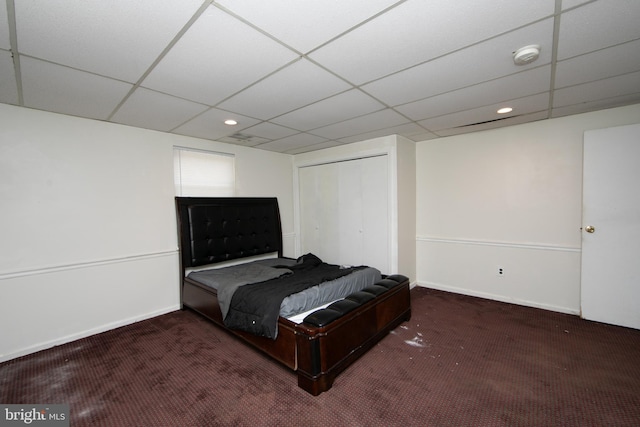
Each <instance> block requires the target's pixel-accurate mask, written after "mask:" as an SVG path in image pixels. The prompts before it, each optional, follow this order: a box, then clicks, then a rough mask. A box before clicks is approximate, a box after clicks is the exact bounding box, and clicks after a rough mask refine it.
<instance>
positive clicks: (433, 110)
mask: <svg viewBox="0 0 640 427" xmlns="http://www.w3.org/2000/svg"><path fill="white" fill-rule="evenodd" d="M550 81H551V66H550V65H546V66H543V67H539V68H534V69H532V70H529V71H524V72H521V73H518V74H512V75H510V76H507V77H504V78H501V79H496V80H491V81H488V82H486V83H481V84H478V85H475V86H470V87H467V88H464V89H459V90H455V91H452V92H447V93H444V94H442V95H436V96H433V97H431V98H427V99H423V100H420V101H416V102H412V103H409V104H405V105H401V106H398V107H395V109H396V110H397V111H399V112H401V113H402V114H405V115H406V116H407V117H409V118H411V119H413V120H423V119H427V118H430V117H437V116H442V115H445V114H450V113H453V112H455V111H460V110H468V109H472V108H476V107H481V106H483V105H489V104H495V103H497V102H501V101H506V100H509V99H515V98H521V97H523V96H528V95H534V94H537V93H540V92H546V91H548V90H549V86H550Z"/></svg>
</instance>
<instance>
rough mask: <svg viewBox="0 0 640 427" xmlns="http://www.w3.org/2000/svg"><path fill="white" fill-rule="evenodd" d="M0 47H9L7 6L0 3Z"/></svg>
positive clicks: (6, 48)
mask: <svg viewBox="0 0 640 427" xmlns="http://www.w3.org/2000/svg"><path fill="white" fill-rule="evenodd" d="M0 49H5V50H9V49H11V42H10V39H9V18H8V16H7V8H6V7H5V6H2V5H0Z"/></svg>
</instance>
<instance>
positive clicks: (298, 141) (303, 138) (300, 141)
mask: <svg viewBox="0 0 640 427" xmlns="http://www.w3.org/2000/svg"><path fill="white" fill-rule="evenodd" d="M325 141H326V139H325V138H322V137H319V136H316V135H310V134H308V133H298V134H296V135H292V136H288V137H286V138H282V139H278V140H276V141H271V142H267V143H265V144H261V145H259V146H258V148H260V149H262V150H269V151H277V152H283V153H284V152H287V151H288V150H291V149H296V148H300V147H307V146H311V145H315V144H320V143H323V142H325Z"/></svg>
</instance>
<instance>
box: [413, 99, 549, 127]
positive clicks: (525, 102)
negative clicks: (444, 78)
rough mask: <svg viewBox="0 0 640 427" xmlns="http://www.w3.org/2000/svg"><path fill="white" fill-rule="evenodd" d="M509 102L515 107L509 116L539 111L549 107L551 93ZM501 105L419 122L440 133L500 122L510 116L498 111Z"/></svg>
mask: <svg viewBox="0 0 640 427" xmlns="http://www.w3.org/2000/svg"><path fill="white" fill-rule="evenodd" d="M509 104H510V105H511V107H512V108H513V112H512V113H511V114H510V115H509V117H515V116H521V115H525V114H530V113H537V112H539V111H542V110H546V109H547V108H548V106H549V94H548V93H544V94H539V95H533V96H528V97H525V98H520V99H514V100H511V101H509ZM501 106H502V105H500V104H494V105H487V106H484V107H480V108H474V109H472V110H467V111H461V112H457V113H452V114H448V115H445V116H440V117H435V118H432V119H427V120H421V121H420V122H418V123H419V124H420V125H422V126H424V127H425V128H427V129H428V130H430V131H432V132H436V133H438V132H439V131H441V130H443V129H449V128H455V127H461V126H463V127H467V126H469V125H475V124H484V123H485V122H490V121H491V122H499V121H501V120H506V119H507V118H509V117H502V116H501V115H499V114H497V113H496V111H497V109H498V108H499V107H501Z"/></svg>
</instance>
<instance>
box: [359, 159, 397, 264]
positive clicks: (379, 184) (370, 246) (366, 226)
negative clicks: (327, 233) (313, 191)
mask: <svg viewBox="0 0 640 427" xmlns="http://www.w3.org/2000/svg"><path fill="white" fill-rule="evenodd" d="M366 160H367V161H366V162H363V163H362V175H361V176H362V187H361V188H362V202H363V210H362V212H363V215H362V229H363V246H364V248H366V250H363V254H364V258H363V260H362V263H363V264H366V265H371V266H374V267H376V268H377V269H379V270H380V271H382V272H383V273H391V271H389V263H390V257H391V253H390V246H391V242H390V240H389V222H390V218H389V215H390V212H391V211H390V208H389V190H388V188H389V173H388V158H387V156H379V157H371V158H369V159H366Z"/></svg>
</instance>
